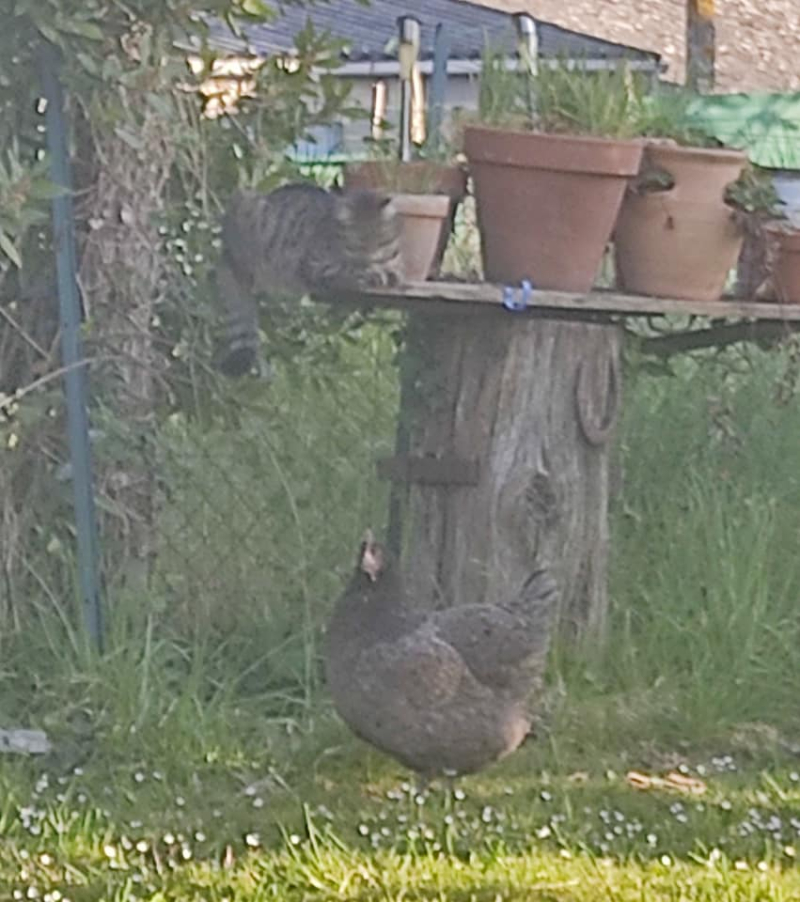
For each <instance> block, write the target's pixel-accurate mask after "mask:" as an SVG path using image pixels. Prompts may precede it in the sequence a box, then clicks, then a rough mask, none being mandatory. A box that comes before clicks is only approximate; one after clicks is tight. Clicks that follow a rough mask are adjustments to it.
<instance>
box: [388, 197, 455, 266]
mask: <svg viewBox="0 0 800 902" xmlns="http://www.w3.org/2000/svg"><path fill="white" fill-rule="evenodd" d="M394 204H395V207H396V208H397V212H398V213H399V214H400V218H401V220H402V223H403V230H402V232H401V235H400V253H401V256H402V261H403V276H404V278H405V280H406V281H407V282H424V281H425V280H426V279H429V278H430V277H431V275H432V273H433V272H434V271H435V270H436V269H437V268H438V265H439V259H437V257H439V248H440V247H441V244H442V235H444V236H445V244H446V243H447V242H446V239H447V235H448V234H449V230H448V227H447V226H448V217H449V215H450V198H449V197H447V195H445V194H395V195H394ZM439 258H440V257H439Z"/></svg>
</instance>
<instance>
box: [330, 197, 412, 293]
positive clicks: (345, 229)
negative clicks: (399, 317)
mask: <svg viewBox="0 0 800 902" xmlns="http://www.w3.org/2000/svg"><path fill="white" fill-rule="evenodd" d="M336 218H337V219H338V221H339V224H340V225H341V227H342V235H343V239H344V246H345V249H346V251H347V254H348V256H349V257H350V258H351V259H352V260H358V261H363V263H364V265H365V268H366V269H371V270H376V269H377V270H384V271H385V272H386V273H387V278H386V279H381V280H380V281H382V282H384V283H385V284H390V283H392V282H394V281H399V278H397V279H394V278H391V276H390V275H388V274H395V275H397V276H398V277H399V273H400V269H401V267H400V229H401V222H400V216H399V214H398V212H397V209H396V207H395V204H394V201H393V199H392V196H391V195H389V194H384V193H382V192H379V191H369V190H357V191H355V190H354V191H345V192H343V193H342V194H341V195H339V199H338V203H337V209H336Z"/></svg>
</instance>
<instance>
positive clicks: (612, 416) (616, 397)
mask: <svg viewBox="0 0 800 902" xmlns="http://www.w3.org/2000/svg"><path fill="white" fill-rule="evenodd" d="M619 366H620V364H619V358H618V356H617V355H616V354H614V353H613V352H612V353H611V354H609V355H608V357H607V358H606V382H605V386H604V391H603V392H602V393H598V392H597V390H595V391H593V390H592V388H593V385H594V381H593V380H592V379H591V370H592V367H591V366H587V361H586V360H582V361H581V362H580V364H579V365H578V378H577V379H576V380H575V406H576V407H577V410H578V422H579V423H580V427H581V432H582V433H583V436H584V438H585V439H586V441H587V442H588V443H589V444H590V445H595V446H598V445H605V444H606V443H607V442H608V440H609V439H610V438H611V435H612V434H613V432H614V428H615V426H616V425H617V419H618V416H619V410H620V395H621V391H620V388H621V386H620V374H619ZM598 394H599V397H600V398H601V399H605V410H603V411H596V410H595V408H596V407H597V403H596V400H595V399H596V398H598Z"/></svg>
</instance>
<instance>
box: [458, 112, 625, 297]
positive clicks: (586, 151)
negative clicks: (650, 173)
mask: <svg viewBox="0 0 800 902" xmlns="http://www.w3.org/2000/svg"><path fill="white" fill-rule="evenodd" d="M464 150H465V152H466V154H467V158H468V159H469V166H470V174H471V175H472V179H473V184H474V190H475V200H476V206H477V215H478V229H479V231H480V235H481V252H482V256H483V269H484V276H485V278H486V279H487V280H489V281H491V282H503V283H512V282H513V283H516V282H520V281H522V280H523V279H529V280H530V281H531V282H532V283H533V284H534V286H535V287H537V288H551V289H556V290H562V291H574V292H585V291H589V289H591V287H592V285H593V283H594V280H595V278H596V276H597V272H598V270H599V268H600V264H601V262H602V258H603V253H604V251H605V248H606V245H607V243H608V241H609V239H610V237H611V232H612V230H613V228H614V223H615V221H616V218H617V214H618V212H619V208H620V205H621V203H622V198H623V195H624V193H625V186H626V184H627V182H628V179H630V178H632V177H633V176H635V175H636V174H637V172H638V171H639V162H640V159H641V155H642V144H641V143H639V142H634V141H609V140H605V139H603V138H584V137H574V136H570V135H543V134H538V133H536V132H522V131H508V130H505V129H496V128H485V127H479V126H469V127H467V128H466V129H465V131H464Z"/></svg>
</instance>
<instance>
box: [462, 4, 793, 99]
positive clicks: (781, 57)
mask: <svg viewBox="0 0 800 902" xmlns="http://www.w3.org/2000/svg"><path fill="white" fill-rule="evenodd" d="M472 2H476V3H482V4H483V5H484V6H491V7H494V8H495V9H503V10H508V11H509V12H517V11H525V12H528V13H530V14H531V15H532V16H534V17H535V18H539V19H543V20H544V21H548V22H553V23H554V24H555V25H561V26H562V27H564V28H571V29H573V30H575V31H582V32H586V33H589V34H593V35H596V36H597V37H601V38H605V39H607V40H611V41H617V42H619V43H622V44H629V45H631V46H633V47H642V48H644V49H648V50H655V51H657V52H658V53H661V54H662V56H663V57H664V60H665V62H667V63H668V64H669V69H668V71H667V75H666V77H667V78H669V79H670V80H673V81H683V78H684V68H685V40H684V29H685V25H684V23H685V10H686V0H472ZM717 88H718V90H720V91H725V92H730V91H758V90H772V91H786V90H800V0H717Z"/></svg>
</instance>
